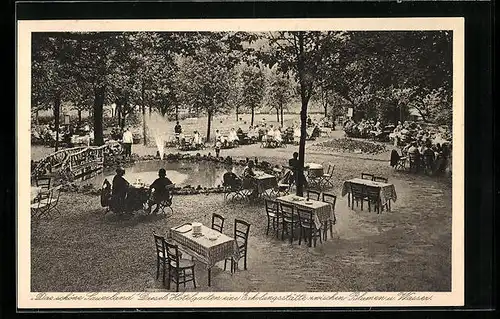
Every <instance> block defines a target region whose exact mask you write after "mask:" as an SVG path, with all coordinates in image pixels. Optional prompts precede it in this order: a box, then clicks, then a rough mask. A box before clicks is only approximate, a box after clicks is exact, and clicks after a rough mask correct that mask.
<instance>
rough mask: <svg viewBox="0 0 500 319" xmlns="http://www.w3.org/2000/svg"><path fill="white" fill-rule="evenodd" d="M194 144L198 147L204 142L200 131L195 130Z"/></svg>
mask: <svg viewBox="0 0 500 319" xmlns="http://www.w3.org/2000/svg"><path fill="white" fill-rule="evenodd" d="M192 143H193V146H194V147H195V148H196V149H198V148H199V147H200V146H201V144H202V142H201V136H200V133H198V131H194V135H193V142H192Z"/></svg>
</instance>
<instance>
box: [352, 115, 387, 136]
mask: <svg viewBox="0 0 500 319" xmlns="http://www.w3.org/2000/svg"><path fill="white" fill-rule="evenodd" d="M392 127H394V125H393V126H392ZM385 128H386V126H384V125H383V124H382V122H381V121H380V120H377V121H375V120H370V119H362V120H361V121H360V122H359V123H356V122H354V121H353V120H352V119H348V120H347V121H346V122H345V123H344V131H345V133H346V135H347V136H352V137H377V136H380V135H381V134H382V133H383V131H384V129H385Z"/></svg>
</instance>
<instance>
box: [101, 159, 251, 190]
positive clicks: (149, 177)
mask: <svg viewBox="0 0 500 319" xmlns="http://www.w3.org/2000/svg"><path fill="white" fill-rule="evenodd" d="M160 168H164V169H165V170H166V172H167V177H168V178H169V179H170V180H171V181H172V182H173V183H174V184H176V185H177V186H180V187H183V186H187V185H191V186H193V187H196V186H198V185H200V186H201V187H217V186H219V185H221V184H222V177H223V175H224V173H225V172H226V169H225V167H224V165H223V164H220V163H213V162H187V161H185V162H183V161H180V162H167V161H160V160H157V161H146V162H139V163H136V164H134V166H132V167H127V168H125V176H124V177H125V179H126V180H127V181H128V182H130V183H134V182H136V181H137V180H138V179H140V181H141V182H143V183H146V184H148V185H149V184H151V183H153V181H154V180H155V179H156V178H158V170H159V169H160ZM242 170H243V167H239V166H234V167H233V171H234V172H235V173H236V174H240V173H241V171H242ZM114 175H115V172H114V170H106V171H105V172H104V173H103V174H100V175H98V176H96V177H95V178H94V179H92V183H93V184H94V185H95V186H96V187H101V185H102V183H103V182H104V179H107V180H108V181H109V182H111V181H112V180H113V177H114Z"/></svg>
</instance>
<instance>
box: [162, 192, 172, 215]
mask: <svg viewBox="0 0 500 319" xmlns="http://www.w3.org/2000/svg"><path fill="white" fill-rule="evenodd" d="M173 198H174V195H173V194H172V193H169V194H168V197H167V198H165V199H164V200H162V201H161V202H160V208H159V211H160V212H161V213H162V214H165V215H166V214H167V213H166V212H165V209H167V208H168V209H170V212H171V213H172V214H173V213H174V209H173V208H172V200H173Z"/></svg>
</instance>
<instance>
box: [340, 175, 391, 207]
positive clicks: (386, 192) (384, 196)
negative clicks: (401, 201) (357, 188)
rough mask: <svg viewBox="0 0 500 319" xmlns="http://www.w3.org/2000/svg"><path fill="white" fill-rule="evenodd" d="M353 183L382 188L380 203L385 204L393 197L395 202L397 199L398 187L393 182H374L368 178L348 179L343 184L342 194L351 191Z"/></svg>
mask: <svg viewBox="0 0 500 319" xmlns="http://www.w3.org/2000/svg"><path fill="white" fill-rule="evenodd" d="M351 184H358V185H364V186H370V187H377V188H378V189H379V190H380V204H381V205H382V206H383V205H385V204H386V203H387V202H388V201H390V200H391V199H392V200H393V201H394V202H395V201H396V199H397V194H396V188H395V187H394V185H393V184H389V183H382V182H374V181H371V180H367V179H361V178H353V179H350V180H347V181H345V182H344V184H343V185H342V196H345V195H346V194H350V193H351Z"/></svg>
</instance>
